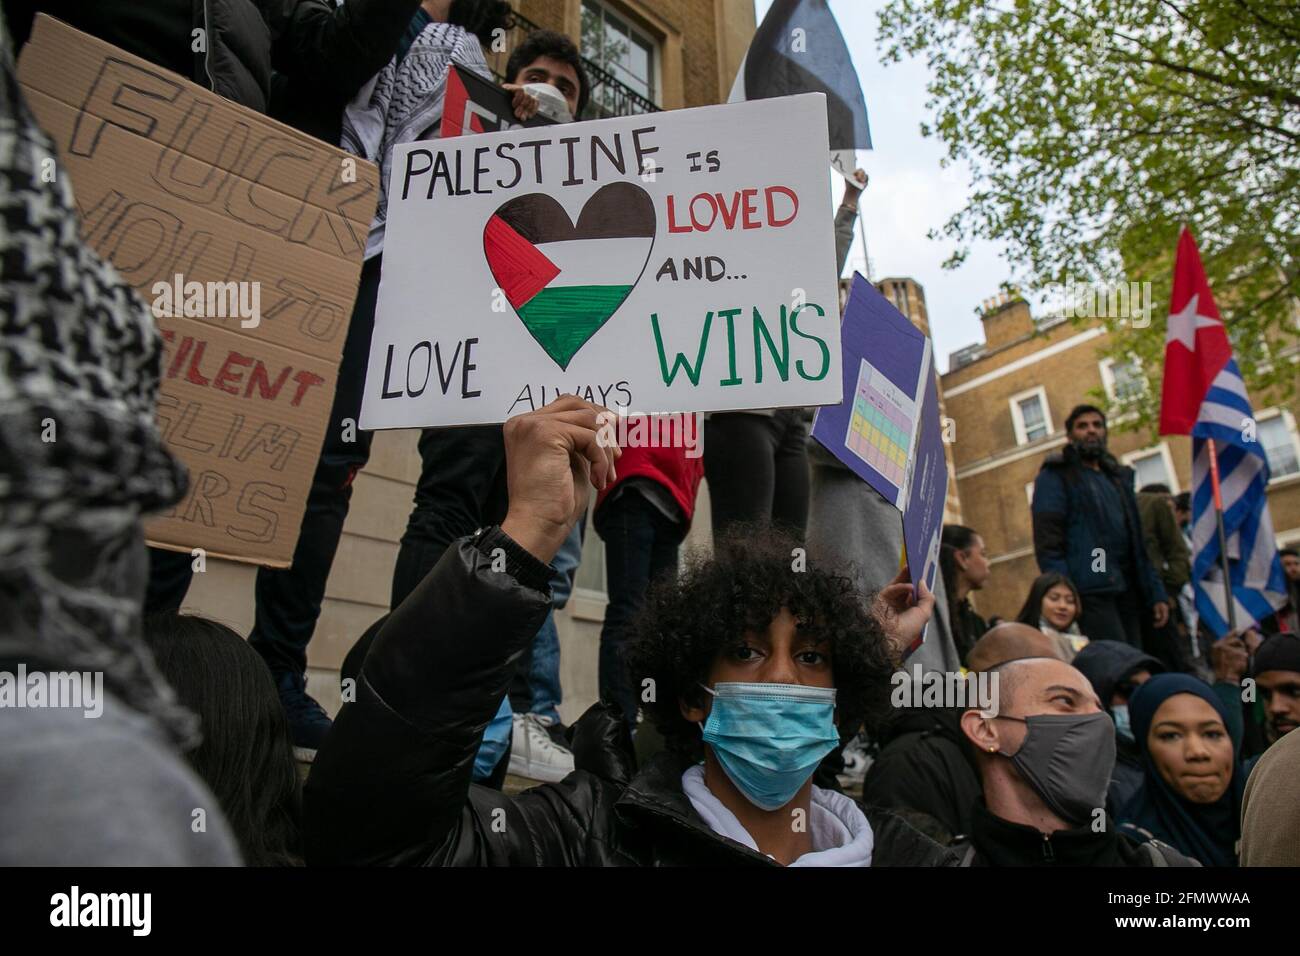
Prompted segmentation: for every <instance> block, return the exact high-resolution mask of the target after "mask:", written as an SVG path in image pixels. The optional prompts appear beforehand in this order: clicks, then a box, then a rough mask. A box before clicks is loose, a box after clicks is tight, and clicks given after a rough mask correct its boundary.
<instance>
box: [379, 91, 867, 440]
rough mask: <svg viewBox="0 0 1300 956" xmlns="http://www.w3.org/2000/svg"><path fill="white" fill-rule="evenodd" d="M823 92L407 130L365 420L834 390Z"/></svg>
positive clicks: (734, 405) (465, 420)
mask: <svg viewBox="0 0 1300 956" xmlns="http://www.w3.org/2000/svg"><path fill="white" fill-rule="evenodd" d="M825 155H826V107H825V102H824V98H823V97H822V96H821V95H820V94H808V95H804V96H793V97H785V98H780V99H770V100H762V101H758V102H754V103H739V104H735V105H729V106H713V107H702V108H699V109H691V110H680V111H674V112H670V113H657V114H653V115H646V116H628V117H618V118H613V119H606V120H596V121H592V122H587V123H574V124H567V125H563V126H555V127H547V128H546V129H545V130H507V131H503V132H498V133H488V134H484V135H479V136H462V137H457V138H455V139H447V140H435V141H431V142H424V143H410V144H406V145H403V146H398V147H397V149H396V150H395V153H394V157H393V167H392V169H393V172H392V182H391V184H390V189H389V193H388V197H389V199H388V202H389V205H388V224H387V237H386V241H385V248H384V265H383V273H382V278H381V281H380V287H379V304H378V308H377V310H376V317H375V332H374V337H373V339H372V340H371V349H370V364H369V370H368V374H367V377H366V389H365V402H364V405H363V407H362V412H361V424H362V426H363V427H364V428H368V429H375V428H404V427H411V426H431V425H465V424H484V423H491V422H501V421H505V419H507V418H508V417H510V416H512V415H516V414H521V413H523V412H528V411H532V410H533V409H536V408H540V407H541V406H543V405H545V404H547V403H548V402H550V401H552V400H553V399H554V398H555V397H556V396H557V394H561V393H572V394H576V395H579V396H581V397H583V398H586V399H590V400H591V401H595V402H598V403H601V404H604V405H607V406H610V407H618V408H620V409H624V410H626V411H628V412H629V413H633V414H637V413H657V412H688V411H709V410H716V409H741V408H767V407H773V406H787V405H818V404H826V403H832V402H838V401H839V400H840V394H841V393H840V389H841V381H840V374H839V356H840V349H839V322H838V320H837V318H836V315H835V313H836V302H837V288H836V282H835V249H834V237H833V234H832V221H831V209H830V202H829V197H828V194H827V189H826V172H825Z"/></svg>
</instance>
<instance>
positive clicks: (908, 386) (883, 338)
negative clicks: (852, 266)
mask: <svg viewBox="0 0 1300 956" xmlns="http://www.w3.org/2000/svg"><path fill="white" fill-rule="evenodd" d="M842 337H843V344H844V364H843V369H844V371H843V374H844V394H845V399H844V401H843V403H841V404H840V405H839V406H837V407H834V408H821V409H818V410H817V414H816V416H815V417H814V419H813V429H812V436H813V438H815V439H817V440H818V441H819V442H821V443H822V445H824V446H825V447H826V449H827V450H828V451H829V452H830V453H831V454H833V455H834V456H835V457H836V458H838V459H839V460H840V461H841V462H843V463H844V465H845V466H846V467H847V468H848V469H849V470H850V471H852V472H853V473H854V474H856V475H857V476H858V477H860V478H861V479H862V480H863V481H865V482H866V483H867V484H869V485H870V486H871V487H872V488H874V489H875V490H876V491H877V492H879V493H880V494H881V496H882V497H884V499H885V500H886V501H888V502H890V503H891V504H892V505H894V506H895V507H896V508H898V510H899V511H900V512H901V514H902V522H903V545H904V548H905V551H906V556H907V559H908V568H909V572H910V576H911V580H912V585H913V586H916V584H918V583H919V582H921V581H924V582H925V584H926V587H928V588H930V589H931V590H933V589H934V580H935V576H936V575H937V573H938V569H939V540H940V536H941V534H942V532H943V505H944V499H945V498H946V497H947V495H948V466H947V462H946V461H945V459H944V455H943V433H942V425H941V423H940V420H939V391H938V387H937V384H936V382H935V376H934V358H933V351H932V349H931V345H930V340H929V339H928V338H926V337H925V336H924V335H922V334H921V331H920V330H919V329H918V328H916V326H914V325H913V324H912V323H911V322H909V321H908V320H907V318H906V317H905V316H904V315H903V314H902V313H901V312H899V311H898V310H897V309H896V308H894V306H893V305H892V304H891V303H890V302H889V300H888V299H886V298H885V297H884V296H883V295H881V294H880V293H879V292H878V291H876V288H875V286H873V285H872V284H871V283H870V282H868V281H867V280H866V279H864V278H863V277H862V276H861V275H854V277H853V288H852V289H851V290H850V292H849V301H848V304H847V305H846V306H845V308H844V327H843V330H842ZM916 646H918V647H919V646H920V645H919V643H918V644H917V645H916ZM915 649H916V648H915V647H913V648H911V649H910V650H915Z"/></svg>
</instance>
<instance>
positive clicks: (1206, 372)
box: [1160, 227, 1287, 636]
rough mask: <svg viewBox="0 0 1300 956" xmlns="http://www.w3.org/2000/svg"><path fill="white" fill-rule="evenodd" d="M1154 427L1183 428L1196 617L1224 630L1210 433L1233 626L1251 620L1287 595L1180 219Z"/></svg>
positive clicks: (1195, 259)
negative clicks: (1188, 442)
mask: <svg viewBox="0 0 1300 956" xmlns="http://www.w3.org/2000/svg"><path fill="white" fill-rule="evenodd" d="M1160 434H1162V435H1191V436H1192V527H1191V531H1192V583H1193V586H1194V588H1195V593H1196V609H1197V612H1198V614H1199V616H1200V618H1201V619H1202V620H1203V621H1205V623H1206V625H1207V626H1208V627H1209V628H1210V629H1211V630H1212V631H1213V632H1214V633H1215V634H1216V635H1220V636H1222V635H1223V634H1225V633H1227V631H1228V615H1227V602H1226V599H1225V587H1224V582H1223V570H1222V564H1221V561H1220V554H1219V537H1218V523H1217V521H1216V519H1215V508H1214V492H1213V488H1212V482H1211V478H1210V464H1209V462H1210V455H1209V448H1208V447H1207V446H1208V444H1209V443H1208V441H1207V439H1213V440H1214V442H1215V452H1216V456H1217V458H1218V465H1219V487H1220V494H1221V497H1222V499H1223V530H1224V536H1225V539H1226V541H1227V551H1228V567H1229V573H1230V574H1231V577H1232V581H1231V587H1232V595H1233V599H1234V601H1235V602H1236V616H1237V627H1238V629H1244V628H1246V627H1250V626H1252V625H1253V624H1257V623H1258V622H1259V621H1260V620H1261V619H1263V618H1265V617H1268V616H1269V615H1271V614H1272V613H1273V612H1274V611H1275V610H1276V609H1278V608H1280V607H1282V605H1283V604H1285V603H1286V599H1287V596H1286V582H1285V579H1284V578H1283V572H1282V561H1281V559H1280V558H1279V556H1278V550H1277V544H1276V542H1275V540H1274V538H1273V520H1272V518H1271V517H1270V515H1269V511H1268V494H1267V486H1268V458H1267V457H1266V456H1265V454H1264V449H1263V446H1262V445H1261V444H1260V442H1259V440H1258V439H1257V437H1256V435H1255V414H1254V412H1253V411H1252V409H1251V405H1250V398H1249V396H1247V394H1246V385H1245V382H1243V381H1242V378H1241V372H1240V371H1239V370H1238V369H1237V363H1236V362H1235V361H1234V360H1233V357H1232V345H1231V343H1230V342H1229V340H1228V333H1227V330H1226V329H1225V327H1224V324H1223V320H1222V318H1221V317H1220V316H1219V310H1218V308H1217V307H1216V306H1215V304H1214V296H1213V295H1212V294H1211V292H1210V283H1209V281H1208V280H1207V279H1206V277H1205V269H1204V268H1203V267H1202V266H1201V255H1200V252H1199V251H1198V250H1197V248H1196V240H1195V239H1193V238H1192V234H1191V232H1190V231H1189V230H1188V229H1187V228H1186V227H1183V231H1182V234H1181V235H1180V236H1179V237H1178V253H1177V256H1176V257H1175V260H1174V287H1173V293H1172V295H1171V296H1170V300H1169V321H1168V329H1167V331H1166V333H1165V375H1164V382H1163V384H1162V386H1161V396H1160Z"/></svg>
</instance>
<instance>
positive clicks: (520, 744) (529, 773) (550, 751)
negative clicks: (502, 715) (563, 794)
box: [509, 714, 573, 783]
mask: <svg viewBox="0 0 1300 956" xmlns="http://www.w3.org/2000/svg"><path fill="white" fill-rule="evenodd" d="M514 716H515V722H514V728H513V731H512V733H511V738H510V767H509V772H510V773H512V774H514V775H515V776H517V777H527V778H528V779H529V780H541V781H543V782H544V783H559V782H560V781H561V780H563V779H564V778H565V777H567V776H568V775H569V774H571V773H573V754H572V753H571V752H569V751H568V750H566V749H565V748H564V747H561V746H560V745H559V744H557V743H556V742H555V741H553V740H552V739H551V735H550V734H548V733H547V732H546V728H545V727H543V726H542V724H541V721H539V720H538V718H537V715H535V714H515V715H514Z"/></svg>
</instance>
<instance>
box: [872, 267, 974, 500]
mask: <svg viewBox="0 0 1300 956" xmlns="http://www.w3.org/2000/svg"><path fill="white" fill-rule="evenodd" d="M875 286H876V288H877V289H879V290H880V294H881V295H883V296H884V297H885V298H886V299H888V300H889V301H890V302H892V303H893V304H894V308H896V309H897V310H898V311H899V312H901V313H903V315H905V316H907V318H908V320H909V321H910V322H911V323H912V324H913V325H915V326H916V327H917V328H918V329H920V330H921V331H922V332H923V333H925V334H926V335H929V334H930V313H929V312H928V311H927V310H926V307H925V289H923V288H921V284H920V283H919V282H917V281H916V280H915V279H905V278H901V277H892V276H891V277H889V278H885V279H880V280H878V281H877V282H876V283H875ZM934 361H935V364H936V367H937V365H938V361H939V357H938V356H937V355H936V356H935V358H934ZM939 415H940V417H941V418H948V417H949V413H948V408H947V405H946V403H945V402H944V399H943V390H942V389H940V391H939ZM943 452H944V457H945V458H946V459H947V461H948V497H947V499H945V501H944V505H943V523H944V524H961V523H962V511H961V492H960V490H959V489H958V487H957V468H956V463H955V460H954V458H953V449H952V446H951V445H945V446H944V449H943Z"/></svg>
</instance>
